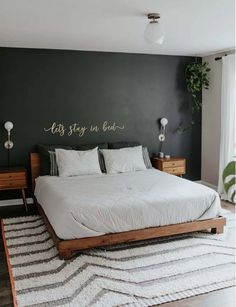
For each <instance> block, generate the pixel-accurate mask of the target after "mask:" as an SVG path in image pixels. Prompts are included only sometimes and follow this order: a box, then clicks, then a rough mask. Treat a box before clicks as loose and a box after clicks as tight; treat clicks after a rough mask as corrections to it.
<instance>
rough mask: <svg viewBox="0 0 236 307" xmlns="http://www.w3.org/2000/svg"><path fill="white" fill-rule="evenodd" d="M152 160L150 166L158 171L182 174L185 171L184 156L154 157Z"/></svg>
mask: <svg viewBox="0 0 236 307" xmlns="http://www.w3.org/2000/svg"><path fill="white" fill-rule="evenodd" d="M151 160H152V166H153V167H155V168H157V169H159V170H160V171H163V172H166V173H169V174H172V175H176V176H182V175H184V174H185V173H186V160H185V159H184V158H170V159H165V158H163V159H162V158H158V157H154V158H152V159H151Z"/></svg>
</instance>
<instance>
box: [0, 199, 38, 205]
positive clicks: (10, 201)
mask: <svg viewBox="0 0 236 307" xmlns="http://www.w3.org/2000/svg"><path fill="white" fill-rule="evenodd" d="M27 204H33V198H27ZM18 205H20V206H21V205H23V200H22V199H21V198H16V199H4V200H0V207H5V206H18Z"/></svg>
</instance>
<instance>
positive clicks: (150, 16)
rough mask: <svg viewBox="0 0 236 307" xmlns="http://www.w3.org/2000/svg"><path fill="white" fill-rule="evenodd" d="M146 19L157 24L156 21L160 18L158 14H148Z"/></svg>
mask: <svg viewBox="0 0 236 307" xmlns="http://www.w3.org/2000/svg"><path fill="white" fill-rule="evenodd" d="M147 17H148V19H151V20H152V22H157V20H158V19H159V18H160V17H161V16H160V14H159V13H149V14H148V15H147Z"/></svg>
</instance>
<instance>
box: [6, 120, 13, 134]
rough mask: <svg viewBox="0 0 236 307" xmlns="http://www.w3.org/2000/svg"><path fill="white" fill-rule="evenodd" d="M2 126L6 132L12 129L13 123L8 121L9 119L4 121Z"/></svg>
mask: <svg viewBox="0 0 236 307" xmlns="http://www.w3.org/2000/svg"><path fill="white" fill-rule="evenodd" d="M4 128H5V129H6V130H7V131H8V132H10V131H11V130H12V128H13V123H12V122H10V121H8V122H5V124H4Z"/></svg>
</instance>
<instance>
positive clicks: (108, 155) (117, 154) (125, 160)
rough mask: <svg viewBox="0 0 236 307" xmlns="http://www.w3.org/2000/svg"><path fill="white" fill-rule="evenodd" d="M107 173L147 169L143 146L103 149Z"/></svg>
mask: <svg viewBox="0 0 236 307" xmlns="http://www.w3.org/2000/svg"><path fill="white" fill-rule="evenodd" d="M101 152H102V154H103V157H104V160H105V165H106V171H107V174H117V173H125V172H135V171H142V170H145V169H147V168H146V166H145V164H144V160H143V150H142V146H135V147H127V148H121V149H102V150H101Z"/></svg>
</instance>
